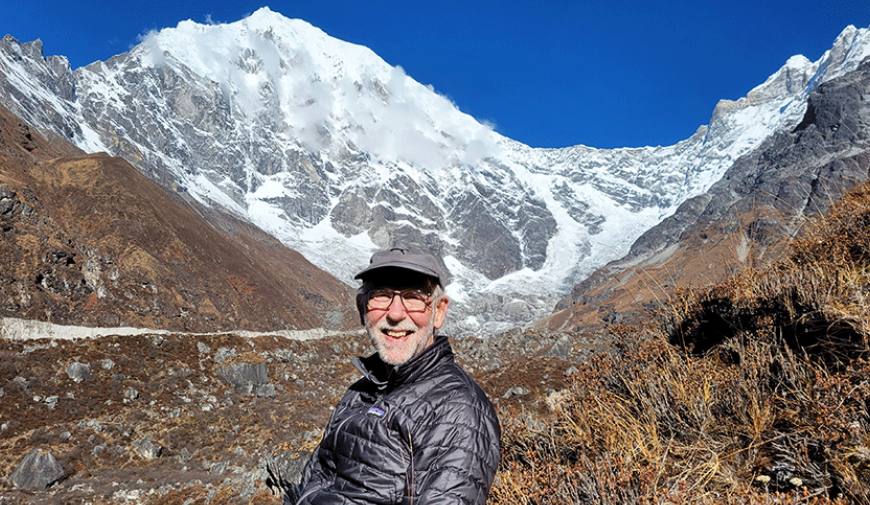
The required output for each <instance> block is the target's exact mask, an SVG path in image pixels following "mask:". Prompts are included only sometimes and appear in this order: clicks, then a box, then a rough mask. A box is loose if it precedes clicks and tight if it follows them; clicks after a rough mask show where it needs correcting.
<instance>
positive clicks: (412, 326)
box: [373, 318, 420, 331]
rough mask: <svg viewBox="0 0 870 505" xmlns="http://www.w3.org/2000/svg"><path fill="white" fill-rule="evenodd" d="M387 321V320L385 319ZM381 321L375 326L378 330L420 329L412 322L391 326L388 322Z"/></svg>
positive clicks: (402, 322) (401, 322)
mask: <svg viewBox="0 0 870 505" xmlns="http://www.w3.org/2000/svg"><path fill="white" fill-rule="evenodd" d="M384 319H386V318H384ZM384 319H381V320H380V321H378V322H377V323H375V325H374V326H373V328H374V329H376V330H393V331H417V330H419V329H420V328H419V327H418V326H417V325H416V324H414V323H413V322H411V321H407V320H405V321H400V322H398V323H397V324H390V323H389V322H388V321H385V320H384Z"/></svg>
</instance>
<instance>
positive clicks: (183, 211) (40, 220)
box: [0, 109, 354, 331]
mask: <svg viewBox="0 0 870 505" xmlns="http://www.w3.org/2000/svg"><path fill="white" fill-rule="evenodd" d="M0 234H2V235H0V240H2V249H0V265H2V270H0V315H3V316H7V317H20V318H29V319H39V320H46V321H51V322H55V323H64V324H84V325H106V326H116V325H131V326H145V327H153V328H168V329H177V330H194V331H214V330H225V329H236V328H238V329H251V330H271V329H281V328H312V327H321V326H324V327H330V328H343V327H348V326H349V325H352V324H353V322H354V318H353V314H352V312H351V311H352V307H353V303H352V299H351V289H350V287H349V286H347V285H345V284H343V283H341V282H339V281H338V280H336V279H335V278H333V277H332V276H330V275H329V274H327V273H325V272H323V271H322V270H320V269H318V268H316V267H315V266H314V265H312V264H311V263H309V262H308V261H306V260H305V259H304V258H303V257H302V256H301V255H300V254H298V253H296V252H294V251H292V250H290V249H288V248H287V247H285V246H284V245H282V244H281V243H280V242H278V241H277V240H275V239H274V238H272V237H271V236H269V235H266V234H265V233H263V232H262V231H260V230H259V229H257V228H255V227H253V226H251V225H249V224H246V223H244V222H242V221H241V220H239V219H236V218H235V217H233V216H230V215H226V214H220V213H218V212H216V211H214V210H211V209H205V208H203V207H201V206H199V205H197V204H195V203H191V202H188V201H185V200H184V199H182V198H181V197H180V196H179V195H177V194H174V193H172V192H170V191H167V190H166V189H164V188H162V187H161V186H159V185H157V184H156V183H154V182H153V181H151V180H150V179H148V178H146V177H145V176H143V175H142V174H141V173H139V172H138V171H137V170H136V169H135V168H133V167H132V166H131V165H130V164H128V163H127V162H125V161H124V160H121V159H119V158H113V157H110V156H107V155H104V154H96V155H86V154H83V153H81V152H78V151H77V150H76V149H75V148H74V147H72V146H70V145H69V144H67V143H65V142H63V141H62V140H56V139H55V140H47V139H45V138H44V137H42V136H41V135H39V134H37V133H36V132H34V131H31V130H30V129H29V128H28V126H27V125H25V124H24V123H23V122H21V121H20V120H19V119H18V118H16V117H15V116H13V115H12V114H10V113H9V112H8V111H6V110H5V109H3V110H0Z"/></svg>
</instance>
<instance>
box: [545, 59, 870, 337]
mask: <svg viewBox="0 0 870 505" xmlns="http://www.w3.org/2000/svg"><path fill="white" fill-rule="evenodd" d="M868 91H870V59H867V60H865V61H864V62H863V63H862V64H861V65H860V66H859V67H858V68H857V69H855V70H853V71H851V72H848V73H846V74H843V75H840V76H839V77H837V78H835V79H833V80H831V81H828V82H826V83H824V84H822V85H820V86H819V87H818V88H817V89H816V90H815V91H813V93H812V94H811V95H810V97H809V103H808V106H807V111H806V113H805V114H804V117H803V119H802V120H801V122H800V123H799V124H798V125H797V126H796V127H795V128H794V129H792V130H790V131H781V132H778V133H776V134H775V135H774V136H772V137H771V138H770V139H768V140H767V141H765V142H764V143H763V144H762V146H761V147H759V148H758V149H757V150H755V151H754V152H752V153H750V154H748V155H746V156H744V157H742V158H740V159H739V160H737V162H735V163H734V165H733V166H732V167H731V168H730V169H729V170H728V171H727V172H725V175H724V177H722V179H721V180H719V181H718V182H717V183H715V184H713V186H712V187H711V188H710V190H709V191H708V192H707V193H705V194H703V195H700V196H697V197H695V198H692V199H690V200H688V201H686V202H685V203H684V204H683V205H681V206H680V208H679V209H677V211H676V212H675V213H674V215H672V216H670V217H668V218H667V219H665V220H664V221H663V222H662V223H660V224H659V225H657V226H655V227H653V228H652V229H650V230H649V231H647V232H646V233H644V234H643V235H642V236H641V237H640V239H638V240H637V242H635V243H634V244H633V245H632V247H631V251H630V253H629V254H628V255H626V256H625V257H624V258H621V259H620V260H618V261H614V262H611V263H610V264H608V265H606V266H605V267H603V268H601V269H599V270H598V271H596V272H595V273H594V274H593V275H592V276H590V277H589V278H588V279H586V280H585V281H584V282H582V283H580V284H578V285H577V286H576V287H575V288H574V290H573V292H572V295H571V296H569V297H566V299H564V300H563V301H562V302H561V303H560V305H559V306H558V307H557V308H558V309H559V310H558V311H557V312H556V313H555V314H554V315H553V316H552V317H550V318H549V319H548V320H547V321H546V322H545V324H546V325H548V326H550V327H553V328H557V327H561V328H568V327H576V326H581V325H583V326H585V325H590V324H592V325H594V324H600V323H601V322H602V321H615V320H619V319H621V318H622V317H623V316H624V315H625V314H624V313H625V312H630V311H634V312H637V310H638V309H639V308H640V307H641V306H642V305H643V304H645V303H650V302H658V301H662V300H663V299H666V298H667V297H669V296H671V295H672V294H673V290H674V288H675V287H677V286H700V285H706V284H711V283H715V282H718V281H720V280H721V279H723V278H724V277H726V276H727V275H729V274H732V273H733V272H734V271H737V270H740V269H742V268H744V267H745V266H749V265H759V264H763V263H764V262H766V261H769V260H770V259H774V258H776V257H777V255H778V252H779V250H780V247H781V245H782V243H783V242H784V239H788V238H790V237H793V236H794V235H796V234H797V233H798V232H799V231H800V229H801V227H802V225H803V224H804V223H805V221H806V218H807V217H809V216H813V215H816V214H819V213H822V212H825V211H826V210H827V209H828V207H829V206H830V205H831V204H832V203H834V202H836V201H837V200H839V199H840V197H841V196H842V195H843V194H844V193H845V192H846V191H847V190H849V188H851V187H853V186H855V185H856V184H859V183H861V182H863V181H867V180H868V179H870V101H868V99H867V96H868Z"/></svg>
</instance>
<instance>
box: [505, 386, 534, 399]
mask: <svg viewBox="0 0 870 505" xmlns="http://www.w3.org/2000/svg"><path fill="white" fill-rule="evenodd" d="M527 394H529V390H528V389H526V388H524V387H522V386H514V387H512V388H509V389H508V390H507V391H505V392H504V394H503V395H502V398H514V397H518V396H526V395H527Z"/></svg>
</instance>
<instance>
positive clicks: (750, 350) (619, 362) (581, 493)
mask: <svg viewBox="0 0 870 505" xmlns="http://www.w3.org/2000/svg"><path fill="white" fill-rule="evenodd" d="M868 229H870V186H864V187H863V188H861V189H859V190H858V191H855V192H853V193H851V194H850V195H848V196H847V197H846V198H844V200H843V202H841V203H840V204H838V205H837V206H836V207H835V208H834V209H833V210H832V212H831V213H830V214H828V215H827V216H824V217H822V218H818V219H817V220H816V221H814V222H812V223H810V224H809V225H808V226H807V228H806V230H805V232H804V233H803V235H802V236H801V237H800V238H799V239H797V240H795V241H794V242H793V244H792V245H791V249H790V251H789V253H788V254H787V256H786V257H784V258H783V259H782V260H780V261H777V262H776V263H774V264H773V265H771V266H770V267H769V268H768V269H766V270H764V271H747V272H744V273H742V274H738V275H737V276H735V277H733V278H732V279H730V280H728V281H727V282H725V283H723V284H721V285H719V286H716V287H715V288H712V289H707V290H703V291H685V292H683V293H682V294H681V296H679V297H678V298H676V299H675V300H674V301H673V303H672V304H671V305H670V306H669V307H668V310H667V312H666V313H665V314H664V317H663V319H662V320H663V321H664V323H665V324H664V325H663V327H664V330H663V331H661V332H660V333H659V334H658V336H655V337H653V338H649V337H648V336H644V333H645V331H642V330H640V329H638V330H637V331H635V332H631V331H626V330H625V329H624V328H623V329H622V330H621V335H620V342H621V349H622V352H620V353H616V354H614V355H602V356H599V357H597V358H595V359H593V360H591V361H589V362H587V363H584V364H583V366H582V367H581V369H580V370H579V371H578V373H577V374H575V375H574V377H575V380H574V382H573V384H572V386H571V387H570V388H569V389H568V390H567V391H564V392H560V393H559V394H558V395H553V397H552V398H550V399H549V401H548V402H547V405H548V406H549V411H548V412H545V413H540V412H539V413H529V412H514V411H507V410H505V411H503V412H502V413H501V418H502V420H503V428H504V437H503V442H504V453H503V463H502V466H501V468H500V471H499V474H498V478H497V481H496V484H495V486H494V488H493V491H492V496H491V501H490V502H491V503H494V504H511V505H514V504H569V503H600V504H625V503H638V504H647V503H649V504H652V503H656V504H659V503H672V504H682V503H709V504H713V503H716V504H718V503H870V414H868V411H870V361H868V356H870V353H868V335H870V312H868V302H867V293H868V287H870V233H868V232H867V230H868Z"/></svg>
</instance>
